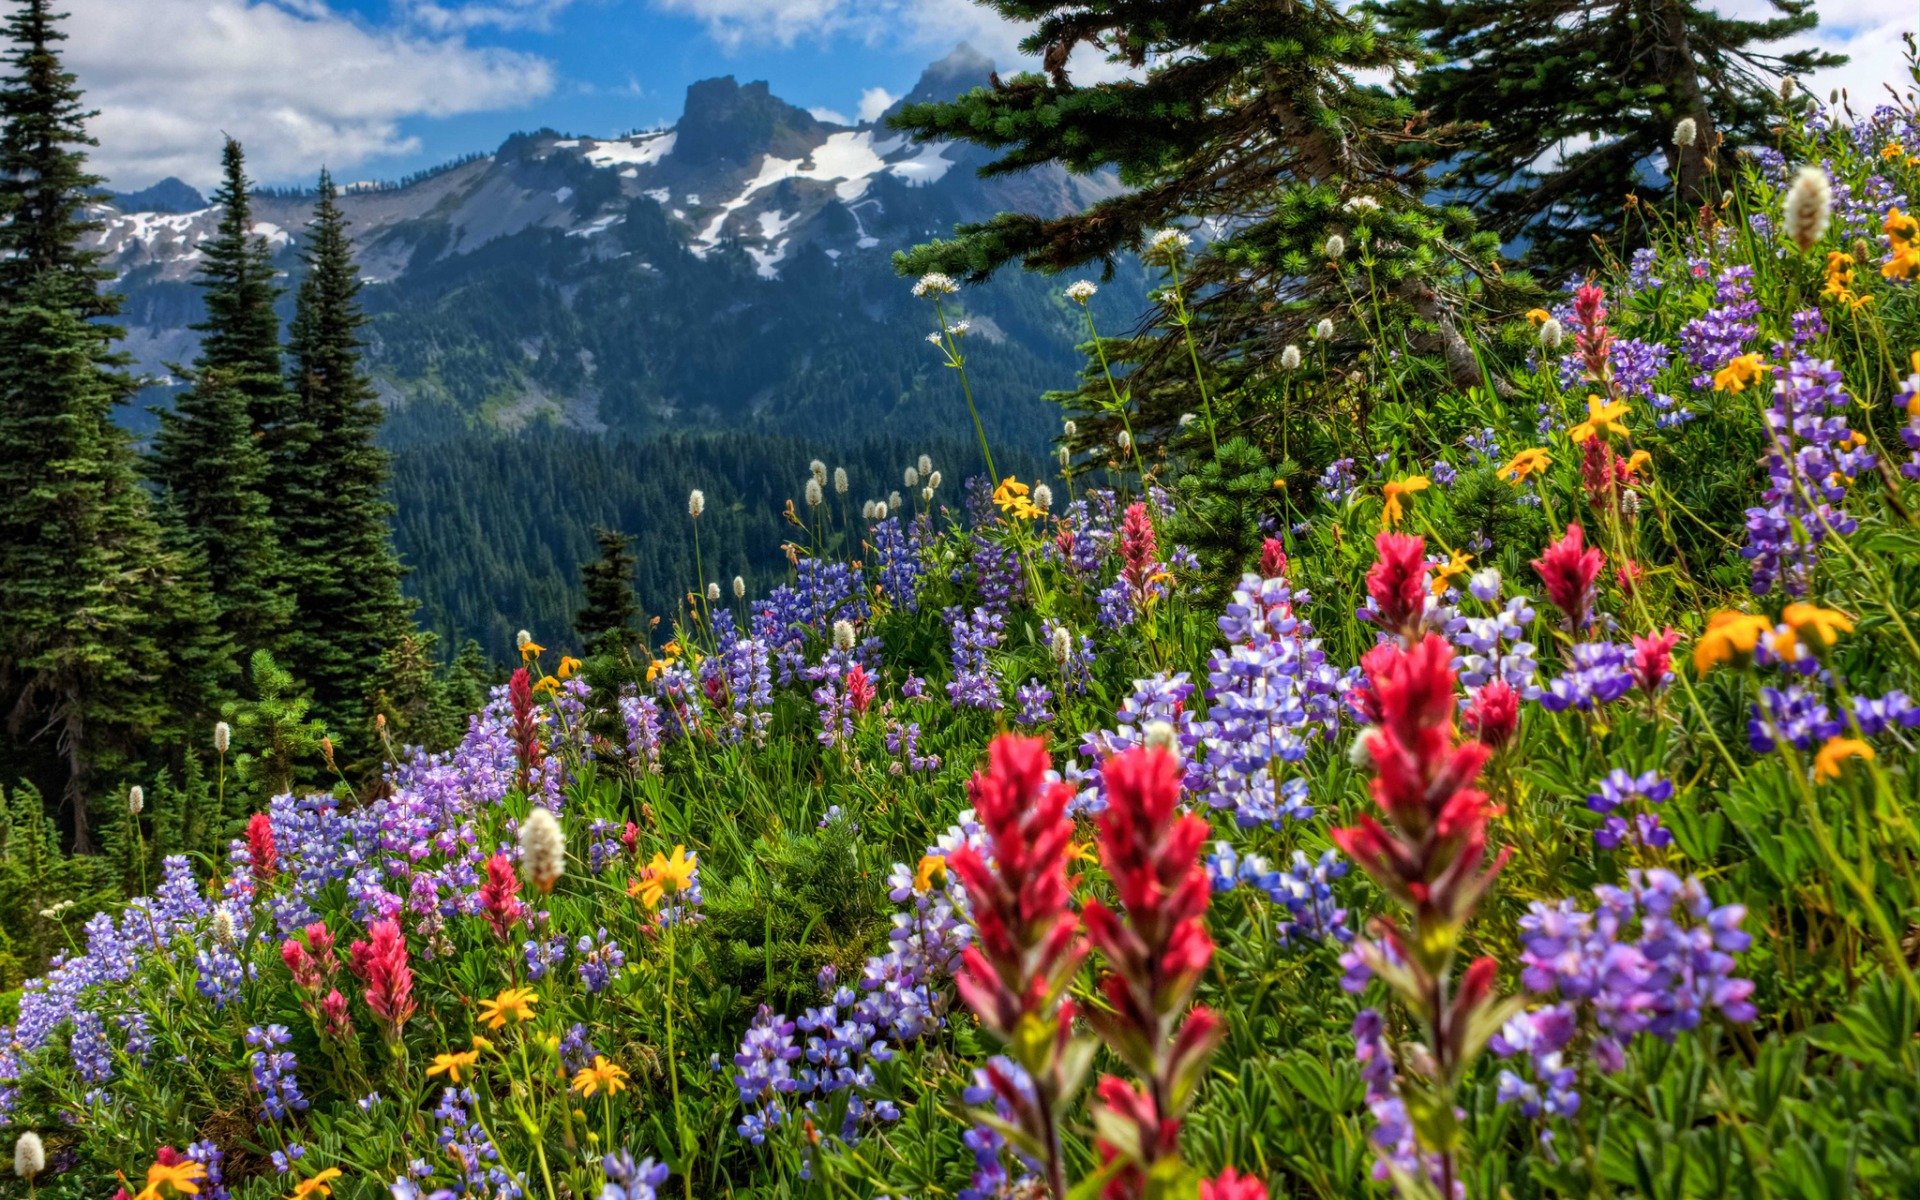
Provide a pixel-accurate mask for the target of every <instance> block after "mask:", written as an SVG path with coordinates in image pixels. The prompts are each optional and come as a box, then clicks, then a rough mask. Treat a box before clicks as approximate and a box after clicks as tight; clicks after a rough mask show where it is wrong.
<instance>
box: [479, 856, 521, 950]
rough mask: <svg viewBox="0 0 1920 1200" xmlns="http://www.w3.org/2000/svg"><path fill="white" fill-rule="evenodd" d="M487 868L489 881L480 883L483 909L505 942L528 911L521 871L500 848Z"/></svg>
mask: <svg viewBox="0 0 1920 1200" xmlns="http://www.w3.org/2000/svg"><path fill="white" fill-rule="evenodd" d="M486 870H487V880H486V882H485V883H483V884H481V885H480V909H481V911H482V912H484V913H485V914H486V916H487V924H488V925H491V926H492V927H493V932H494V936H496V937H498V938H499V939H500V940H501V941H503V942H504V941H507V940H508V939H510V938H511V937H512V936H513V927H514V926H515V925H518V924H519V923H520V917H521V915H522V914H523V913H524V912H525V911H526V906H525V905H524V904H522V903H521V902H520V873H519V872H518V871H516V870H514V869H513V860H512V859H510V858H508V857H507V856H506V855H504V854H502V853H500V852H499V851H495V852H494V853H493V854H492V856H490V857H489V858H488V859H487V867H486Z"/></svg>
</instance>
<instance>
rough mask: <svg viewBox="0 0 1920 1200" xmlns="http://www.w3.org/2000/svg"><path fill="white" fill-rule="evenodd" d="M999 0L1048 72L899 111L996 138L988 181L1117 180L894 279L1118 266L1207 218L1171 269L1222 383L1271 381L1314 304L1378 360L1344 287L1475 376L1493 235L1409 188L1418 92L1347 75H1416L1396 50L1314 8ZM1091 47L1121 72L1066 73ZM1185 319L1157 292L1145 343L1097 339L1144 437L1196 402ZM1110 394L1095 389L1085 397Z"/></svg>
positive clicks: (909, 258) (1355, 17)
mask: <svg viewBox="0 0 1920 1200" xmlns="http://www.w3.org/2000/svg"><path fill="white" fill-rule="evenodd" d="M990 7H992V8H995V9H997V10H998V11H999V12H1000V13H1001V14H1003V15H1004V16H1006V17H1008V18H1011V19H1013V20H1017V21H1021V22H1023V23H1036V24H1035V28H1034V32H1033V33H1032V34H1031V35H1030V36H1029V37H1028V38H1027V40H1026V41H1025V42H1024V43H1023V49H1025V50H1026V51H1028V52H1029V53H1033V54H1037V55H1039V56H1040V57H1041V58H1042V60H1043V62H1044V64H1045V71H1044V73H1027V74H1021V75H1019V76H1016V77H1015V78H1013V79H1011V80H1006V81H1002V80H1000V79H999V78H997V77H996V78H995V79H994V80H993V82H992V85H991V86H990V87H985V88H976V89H975V90H973V91H971V92H969V93H967V94H966V95H963V96H961V97H959V98H958V99H956V100H953V101H950V102H945V103H929V104H915V105H909V106H907V107H906V108H905V109H904V110H903V111H902V112H900V113H899V114H897V115H896V116H895V117H894V118H893V119H892V123H893V124H894V125H895V126H896V127H897V128H900V129H904V130H908V131H911V132H912V133H915V134H917V135H919V136H921V137H924V138H929V139H945V140H964V141H969V142H973V143H976V144H979V145H981V146H985V147H989V148H991V149H994V150H998V151H1000V152H1001V153H1000V154H999V156H998V157H997V158H996V159H995V160H994V161H993V162H991V163H990V164H989V165H988V166H986V167H985V168H983V169H982V174H983V175H1011V174H1015V173H1018V172H1021V171H1025V170H1028V169H1029V168H1032V167H1035V166H1038V165H1041V164H1045V163H1058V164H1060V165H1062V166H1064V167H1066V168H1067V169H1068V170H1070V171H1072V172H1075V173H1078V174H1087V173H1094V172H1101V171H1108V170H1111V171H1114V172H1116V173H1117V175H1118V178H1119V181H1120V182H1121V183H1122V184H1124V185H1125V190H1124V191H1121V192H1119V193H1118V194H1115V195H1113V196H1111V197H1109V198H1107V199H1103V200H1100V201H1097V202H1096V203H1094V204H1092V205H1091V206H1090V207H1088V208H1086V209H1084V210H1082V211H1079V212H1073V213H1068V214H1066V215H1064V216H1059V217H1046V216H1039V215H1033V214H1027V213H1003V214H1001V215H999V216H997V217H994V218H993V219H991V220H989V221H987V222H984V223H981V224H974V225H964V226H961V227H960V228H959V230H958V231H957V232H956V236H955V237H953V238H952V239H950V240H946V241H941V242H935V243H932V244H930V245H925V246H920V247H917V248H916V249H915V250H913V251H912V252H910V253H908V254H906V255H904V256H902V257H901V258H900V259H899V260H897V261H898V265H899V267H900V269H901V270H902V271H903V272H906V273H914V274H918V273H922V272H927V271H940V272H944V273H946V274H948V275H954V276H963V277H965V278H966V279H968V280H972V281H978V280H980V279H984V278H985V277H986V276H988V275H990V274H991V273H992V272H994V271H995V270H997V269H999V268H1000V267H1001V266H1003V265H1004V264H1006V263H1009V262H1014V261H1018V262H1020V263H1022V264H1023V265H1025V266H1027V267H1028V268H1031V269H1037V270H1040V271H1043V272H1048V273H1058V272H1063V271H1068V270H1073V269H1076V268H1080V267H1083V266H1085V265H1087V264H1090V263H1104V264H1106V265H1107V266H1108V267H1109V268H1111V266H1112V265H1113V263H1114V262H1115V260H1116V258H1117V257H1118V256H1120V255H1122V254H1126V253H1137V252H1141V251H1144V250H1148V249H1149V248H1150V246H1151V242H1150V239H1151V238H1152V237H1153V235H1154V234H1155V233H1156V231H1158V230H1160V229H1162V228H1163V227H1168V226H1183V227H1188V228H1198V227H1201V226H1203V224H1204V225H1205V227H1207V228H1210V229H1211V230H1212V231H1213V235H1212V239H1211V240H1210V241H1206V242H1204V243H1202V244H1200V245H1196V246H1195V247H1194V248H1193V251H1192V253H1191V254H1190V255H1189V256H1187V258H1186V261H1184V263H1183V264H1182V265H1181V267H1180V271H1181V280H1180V282H1181V292H1182V294H1183V296H1184V297H1185V298H1186V299H1187V300H1188V301H1190V302H1191V308H1192V321H1193V324H1192V332H1193V336H1194V341H1195V345H1196V346H1197V347H1199V353H1198V356H1199V357H1202V358H1204V359H1205V360H1206V362H1205V370H1206V372H1207V373H1208V378H1207V383H1206V387H1207V388H1209V389H1211V390H1212V394H1213V395H1215V396H1218V395H1220V394H1221V393H1222V392H1224V391H1227V390H1230V389H1236V388H1243V387H1244V386H1245V385H1248V384H1251V383H1254V382H1256V381H1258V380H1260V379H1262V378H1267V377H1270V376H1271V375H1272V374H1273V373H1274V372H1275V370H1276V367H1277V365H1278V363H1279V361H1280V360H1281V358H1282V357H1283V355H1284V351H1285V347H1286V346H1287V345H1288V344H1290V343H1300V344H1305V343H1306V342H1307V341H1308V334H1309V332H1310V331H1311V330H1312V328H1313V326H1314V325H1315V324H1316V322H1317V321H1318V320H1319V319H1320V318H1321V317H1323V316H1333V317H1334V318H1335V320H1336V322H1337V323H1338V326H1339V334H1338V337H1337V340H1336V341H1335V342H1334V343H1332V344H1331V345H1329V347H1328V349H1329V352H1330V355H1331V356H1332V357H1334V358H1335V359H1336V361H1339V360H1351V359H1353V358H1356V357H1359V356H1362V355H1365V354H1366V353H1367V352H1368V351H1369V350H1370V349H1371V350H1373V351H1374V352H1376V353H1377V352H1378V347H1377V346H1374V345H1373V342H1374V339H1372V338H1370V337H1368V336H1367V335H1366V334H1365V331H1364V330H1363V329H1362V328H1360V327H1359V325H1358V324H1357V323H1356V321H1355V320H1354V319H1353V309H1354V303H1353V295H1354V292H1353V291H1352V290H1350V289H1357V290H1358V291H1359V293H1360V294H1361V296H1362V299H1363V300H1364V299H1366V291H1367V289H1368V288H1369V287H1370V286H1372V287H1376V288H1377V289H1378V291H1377V292H1376V295H1375V297H1374V298H1375V299H1377V300H1378V301H1379V302H1380V304H1381V308H1382V312H1383V314H1384V316H1385V318H1386V322H1387V323H1388V324H1392V323H1394V322H1395V320H1396V319H1398V318H1404V319H1406V320H1408V321H1410V322H1412V323H1414V324H1415V326H1416V327H1417V328H1418V329H1419V330H1420V337H1421V339H1422V340H1421V342H1420V344H1419V346H1418V347H1416V348H1419V349H1424V350H1429V351H1435V352H1438V354H1439V355H1440V356H1441V358H1440V359H1438V360H1436V361H1437V362H1438V363H1439V365H1441V366H1442V368H1443V369H1444V371H1445V372H1446V375H1447V377H1449V378H1450V379H1451V380H1452V381H1453V382H1454V383H1455V384H1456V385H1461V386H1465V385H1468V384H1470V383H1472V382H1475V381H1477V379H1478V378H1479V369H1478V367H1477V365H1476V363H1475V362H1474V357H1473V354H1472V352H1471V350H1470V348H1469V347H1468V345H1467V344H1466V342H1465V340H1464V338H1463V337H1462V335H1461V332H1460V328H1459V326H1460V323H1461V317H1460V308H1461V305H1462V303H1463V301H1464V299H1465V298H1466V296H1467V293H1468V292H1469V291H1470V290H1471V289H1473V288H1477V287H1480V286H1484V284H1483V283H1482V282H1481V281H1482V280H1483V279H1484V278H1485V276H1486V275H1487V274H1489V272H1486V271H1485V268H1486V266H1487V265H1488V264H1489V262H1490V252H1491V247H1490V246H1489V245H1488V243H1487V241H1486V240H1485V239H1478V240H1475V239H1473V238H1472V235H1471V233H1470V225H1469V223H1468V218H1467V216H1466V214H1465V213H1464V212H1462V211H1458V210H1452V209H1439V208H1435V207H1432V206H1430V205H1428V204H1427V203H1425V202H1424V201H1423V198H1422V197H1421V196H1420V195H1419V194H1418V192H1417V185H1418V183H1419V166H1420V164H1418V163H1409V162H1407V161H1405V155H1404V151H1403V147H1404V145H1405V143H1406V142H1407V141H1408V140H1409V134H1408V132H1407V131H1408V129H1409V127H1410V126H1411V125H1413V124H1416V123H1417V116H1416V114H1415V113H1414V111H1413V107H1412V105H1410V104H1409V103H1407V102H1406V101H1405V100H1403V99H1399V98H1396V97H1393V96H1391V95H1389V94H1388V93H1387V92H1386V91H1384V90H1383V89H1381V88H1379V87H1376V86H1371V85H1368V84H1363V83H1360V82H1357V81H1356V78H1355V76H1356V75H1357V74H1359V73H1378V72H1396V71H1401V70H1405V69H1408V68H1410V67H1412V66H1413V65H1414V64H1415V62H1416V57H1415V54H1414V52H1413V51H1412V49H1411V48H1410V47H1409V46H1407V45H1406V44H1405V43H1404V42H1402V41H1400V40H1396V39H1393V38H1389V37H1385V36H1382V35H1381V34H1380V32H1379V31H1378V30H1377V29H1376V28H1375V27H1374V24H1373V22H1372V21H1371V20H1370V19H1369V18H1367V17H1366V16H1365V15H1364V14H1360V13H1356V12H1352V11H1349V10H1346V9H1343V8H1342V7H1341V6H1339V5H1336V4H1333V3H1329V2H1327V0H1315V2H1310V3H1309V2H1303V3H1297V4H1276V3H1273V2H1272V0H1218V2H1215V3H1205V4H1200V3H1185V2H1182V3H1171V4H1162V3H1142V2H1141V0H992V3H991V5H990ZM1082 45H1085V46H1090V47H1093V48H1095V49H1098V50H1102V51H1104V52H1105V53H1106V55H1107V58H1108V61H1109V62H1110V63H1112V64H1114V65H1115V66H1118V67H1120V68H1122V69H1123V70H1124V72H1125V76H1126V77H1124V78H1121V79H1118V80H1114V81H1111V82H1098V83H1090V84H1081V83H1077V82H1075V81H1074V80H1073V78H1072V77H1071V76H1070V73H1069V71H1068V69H1067V66H1066V64H1067V62H1068V60H1069V57H1070V56H1071V55H1072V53H1073V52H1074V50H1075V49H1076V47H1079V46H1082ZM1334 235H1338V236H1339V237H1340V239H1341V241H1340V242H1338V243H1334V247H1335V249H1338V248H1339V247H1341V246H1346V247H1351V249H1350V250H1348V251H1347V257H1346V258H1345V259H1344V260H1343V262H1342V263H1340V264H1338V265H1337V266H1330V265H1329V264H1330V259H1331V258H1333V257H1335V256H1334V255H1333V254H1332V253H1331V252H1330V250H1329V239H1330V238H1331V237H1333V236H1334ZM1363 243H1364V246H1363ZM1363 250H1364V252H1365V254H1366V255H1367V256H1368V257H1369V258H1371V259H1372V267H1371V270H1370V272H1368V273H1366V274H1359V275H1357V278H1356V273H1355V272H1354V271H1353V258H1354V256H1355V255H1358V254H1360V253H1361V252H1362V251H1363ZM1179 317H1180V309H1179V307H1178V306H1176V305H1171V304H1162V305H1161V306H1160V307H1159V308H1158V309H1157V310H1156V313H1155V319H1154V320H1153V321H1151V322H1150V323H1149V325H1148V327H1147V330H1146V335H1145V336H1144V337H1142V338H1138V339H1127V340H1125V341H1115V342H1114V343H1113V345H1112V346H1111V347H1110V350H1109V353H1110V355H1115V354H1117V355H1118V356H1119V357H1120V359H1121V362H1122V363H1123V364H1124V365H1125V366H1126V367H1127V368H1128V369H1130V372H1131V377H1130V380H1129V382H1130V384H1131V388H1132V396H1131V398H1132V402H1133V403H1134V405H1136V406H1137V408H1136V413H1135V416H1134V417H1133V424H1134V433H1135V435H1136V436H1140V435H1141V434H1142V433H1143V432H1144V433H1146V434H1148V435H1150V436H1151V435H1164V434H1167V433H1169V432H1171V431H1172V429H1173V428H1174V424H1175V422H1176V421H1177V420H1178V419H1179V417H1180V415H1181V414H1183V413H1185V412H1196V413H1197V412H1201V411H1202V401H1203V397H1202V396H1197V395H1196V392H1198V391H1199V390H1200V389H1199V385H1198V384H1197V383H1196V372H1195V368H1194V365H1193V363H1192V362H1191V358H1192V357H1194V355H1191V354H1190V352H1189V349H1188V345H1187V341H1186V338H1185V336H1184V330H1183V329H1182V328H1181V327H1180V326H1179ZM1367 320H1368V321H1369V322H1372V321H1373V320H1374V313H1373V312H1372V311H1371V309H1370V308H1369V310H1368V312H1367ZM1396 349H1398V348H1397V347H1396ZM1104 388H1105V383H1104V381H1103V380H1094V381H1090V382H1089V385H1088V386H1087V387H1086V388H1083V389H1082V393H1081V399H1082V401H1083V402H1086V401H1091V400H1092V399H1094V398H1095V397H1097V396H1098V395H1099V394H1101V393H1102V392H1103V391H1104ZM1231 423H1232V421H1231V420H1228V419H1223V420H1221V421H1220V422H1219V425H1220V427H1222V428H1225V427H1226V426H1228V425H1229V424H1231ZM1081 427H1082V432H1083V434H1085V433H1089V432H1090V433H1091V435H1092V436H1094V437H1102V438H1105V437H1108V436H1109V431H1107V430H1104V429H1102V428H1100V427H1099V426H1098V425H1095V424H1090V423H1089V422H1086V421H1082V422H1081ZM1201 444H1202V446H1205V445H1206V441H1205V439H1204V438H1203V440H1202V443H1201Z"/></svg>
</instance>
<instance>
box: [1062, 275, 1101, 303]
mask: <svg viewBox="0 0 1920 1200" xmlns="http://www.w3.org/2000/svg"><path fill="white" fill-rule="evenodd" d="M1099 290H1100V289H1098V288H1096V287H1094V286H1093V281H1092V280H1091V279H1076V280H1074V281H1073V282H1072V283H1070V284H1068V285H1067V299H1069V300H1071V301H1073V302H1074V303H1075V304H1085V303H1086V302H1087V301H1089V300H1091V299H1093V294H1094V293H1095V292H1097V291H1099Z"/></svg>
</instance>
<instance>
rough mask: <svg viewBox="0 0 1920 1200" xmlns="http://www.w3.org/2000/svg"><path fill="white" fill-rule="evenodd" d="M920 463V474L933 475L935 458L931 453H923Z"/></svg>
mask: <svg viewBox="0 0 1920 1200" xmlns="http://www.w3.org/2000/svg"><path fill="white" fill-rule="evenodd" d="M919 465H920V474H922V475H931V474H933V458H932V456H930V455H926V454H922V455H921V456H920V464H919Z"/></svg>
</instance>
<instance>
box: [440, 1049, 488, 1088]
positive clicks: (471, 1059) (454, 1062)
mask: <svg viewBox="0 0 1920 1200" xmlns="http://www.w3.org/2000/svg"><path fill="white" fill-rule="evenodd" d="M479 1061H480V1052H479V1051H478V1050H460V1051H456V1052H454V1053H451V1054H436V1055H434V1056H433V1065H432V1066H430V1067H428V1068H427V1074H428V1075H445V1076H446V1077H447V1078H448V1079H451V1080H452V1081H453V1082H455V1083H459V1082H460V1072H462V1071H468V1072H471V1071H472V1070H473V1065H474V1064H475V1063H477V1062H479Z"/></svg>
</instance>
